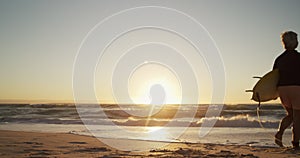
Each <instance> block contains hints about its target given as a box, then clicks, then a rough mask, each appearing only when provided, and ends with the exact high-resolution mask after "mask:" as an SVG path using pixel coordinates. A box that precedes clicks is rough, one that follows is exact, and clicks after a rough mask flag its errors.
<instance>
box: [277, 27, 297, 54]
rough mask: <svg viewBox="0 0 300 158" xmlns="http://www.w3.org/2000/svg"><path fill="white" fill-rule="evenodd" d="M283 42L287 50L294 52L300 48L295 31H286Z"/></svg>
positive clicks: (282, 36) (282, 38)
mask: <svg viewBox="0 0 300 158" xmlns="http://www.w3.org/2000/svg"><path fill="white" fill-rule="evenodd" d="M281 41H282V43H283V46H284V48H285V49H287V50H294V49H296V48H297V46H298V40H297V34H296V33H295V32H293V31H286V32H283V33H282V34H281Z"/></svg>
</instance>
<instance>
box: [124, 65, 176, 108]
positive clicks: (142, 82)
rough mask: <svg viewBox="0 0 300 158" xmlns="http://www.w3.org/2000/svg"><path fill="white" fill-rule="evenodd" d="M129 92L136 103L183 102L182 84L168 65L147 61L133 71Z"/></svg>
mask: <svg viewBox="0 0 300 158" xmlns="http://www.w3.org/2000/svg"><path fill="white" fill-rule="evenodd" d="M128 93H129V96H130V97H131V99H132V101H133V102H134V103H136V104H176V103H180V102H181V96H182V95H181V93H182V92H181V86H180V82H179V81H178V79H177V77H176V74H174V72H172V70H171V69H169V68H168V67H166V66H164V65H161V64H158V63H153V62H145V63H144V64H142V65H141V66H139V67H137V68H136V69H135V71H133V72H132V74H131V76H130V78H129V80H128Z"/></svg>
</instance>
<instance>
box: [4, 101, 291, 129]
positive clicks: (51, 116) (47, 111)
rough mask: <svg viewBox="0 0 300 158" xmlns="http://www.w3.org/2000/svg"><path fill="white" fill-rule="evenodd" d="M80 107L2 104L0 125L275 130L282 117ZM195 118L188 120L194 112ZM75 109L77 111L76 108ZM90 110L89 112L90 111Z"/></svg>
mask: <svg viewBox="0 0 300 158" xmlns="http://www.w3.org/2000/svg"><path fill="white" fill-rule="evenodd" d="M98 106H99V105H95V104H93V105H83V106H80V107H79V108H81V109H77V110H80V111H81V114H80V115H78V112H77V110H76V107H75V106H74V105H73V104H5V105H0V123H46V124H82V121H81V119H80V117H81V118H82V119H83V121H84V122H85V123H88V124H95V125H97V124H101V125H111V124H116V125H120V126H178V127H181V126H187V125H189V126H192V127H199V126H206V125H207V124H212V123H214V126H216V127H260V123H262V124H263V126H264V127H266V128H277V127H278V124H279V121H280V119H281V118H282V117H284V116H285V111H284V109H283V108H282V107H281V106H280V105H263V107H262V108H261V111H260V115H261V119H262V120H258V119H257V115H256V106H255V105H247V104H241V105H225V106H224V107H223V111H222V113H221V115H220V116H219V117H209V118H207V117H205V114H206V111H207V107H208V106H209V105H184V106H185V107H184V108H183V109H181V110H182V111H181V112H182V113H181V115H176V118H175V117H174V116H175V114H176V113H177V111H178V108H179V106H178V105H167V106H165V107H164V108H162V109H160V110H159V111H158V113H156V114H154V115H152V116H149V117H148V116H145V117H142V116H135V115H134V114H136V113H139V114H141V113H145V114H146V113H147V108H145V107H146V106H147V105H114V104H107V105H101V107H102V109H100V108H99V107H98ZM195 107H197V111H196V112H195V116H190V113H191V110H195ZM77 108H78V107H77ZM91 108H92V109H91Z"/></svg>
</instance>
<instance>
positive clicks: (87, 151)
mask: <svg viewBox="0 0 300 158" xmlns="http://www.w3.org/2000/svg"><path fill="white" fill-rule="evenodd" d="M101 140H103V141H104V142H105V141H110V142H113V141H116V142H115V143H119V142H120V140H117V139H101ZM121 141H124V142H123V143H127V144H128V147H130V145H134V146H136V145H140V143H141V142H143V143H142V144H143V145H149V147H150V148H151V149H150V148H149V150H146V151H130V150H125V151H120V150H117V149H115V148H112V147H110V146H108V145H106V144H105V143H103V142H101V141H99V140H98V139H97V138H95V137H92V136H84V135H77V134H72V133H45V132H23V131H9V130H0V157H248V158H255V157H272V158H282V157H299V156H300V151H294V150H291V149H290V148H279V147H278V148H277V147H254V146H252V147H251V146H247V145H224V144H205V143H165V142H151V141H138V140H121ZM145 142H146V144H145ZM159 143H160V144H159ZM160 145H162V146H160ZM157 146H160V147H157Z"/></svg>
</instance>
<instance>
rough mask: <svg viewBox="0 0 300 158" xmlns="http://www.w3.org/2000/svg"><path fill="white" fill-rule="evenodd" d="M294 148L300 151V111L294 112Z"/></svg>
mask: <svg viewBox="0 0 300 158" xmlns="http://www.w3.org/2000/svg"><path fill="white" fill-rule="evenodd" d="M293 113H294V114H293V142H292V143H293V146H294V148H297V149H299V140H300V110H296V109H294V110H293Z"/></svg>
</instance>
